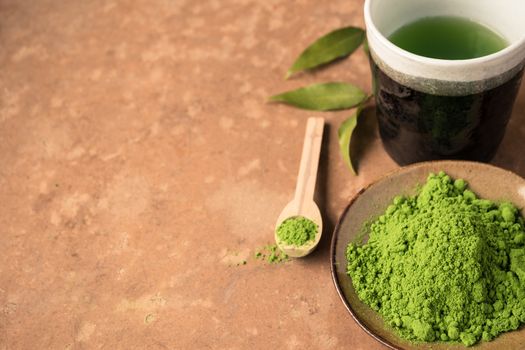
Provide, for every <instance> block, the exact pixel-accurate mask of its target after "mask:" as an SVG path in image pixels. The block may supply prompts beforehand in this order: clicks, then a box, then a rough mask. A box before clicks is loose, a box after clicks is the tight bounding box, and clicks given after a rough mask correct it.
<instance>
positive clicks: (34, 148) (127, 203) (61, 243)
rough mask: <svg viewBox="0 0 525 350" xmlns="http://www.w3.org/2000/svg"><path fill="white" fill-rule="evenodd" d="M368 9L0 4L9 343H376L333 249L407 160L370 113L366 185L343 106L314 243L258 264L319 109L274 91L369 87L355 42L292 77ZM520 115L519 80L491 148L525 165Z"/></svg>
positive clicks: (1, 323) (280, 1)
mask: <svg viewBox="0 0 525 350" xmlns="http://www.w3.org/2000/svg"><path fill="white" fill-rule="evenodd" d="M361 7H362V1H356V0H335V1H325V2H319V1H314V0H298V1H289V0H270V1H256V0H236V1H234V0H221V1H219V0H215V1H213V0H209V1H208V0H206V1H204V0H203V1H200V0H198V1H197V0H193V1H189V0H188V1H184V0H150V1H147V0H135V1H133V0H129V1H102V0H100V1H94V0H84V1H80V0H77V1H51V0H34V1H29V0H25V1H23V0H22V1H21V0H0V45H1V49H0V88H1V89H0V140H1V142H0V164H1V168H0V203H1V210H0V251H1V252H2V253H1V254H0V349H38V348H40V349H44V348H45V349H48V348H49V349H98V348H103V349H112V348H115V349H189V348H195V349H207V348H210V349H266V348H276V349H301V348H303V349H304V348H311V349H340V348H343V347H346V348H348V349H355V350H360V349H381V348H382V347H380V346H379V345H378V344H377V343H375V342H374V341H373V340H372V339H371V338H369V337H368V336H367V335H366V334H365V333H364V332H363V331H361V330H360V329H359V328H358V327H357V325H356V324H355V323H354V322H353V320H352V319H351V318H350V316H349V315H348V314H347V313H346V311H345V309H344V308H343V305H342V303H341V302H340V301H339V299H338V297H337V295H336V293H335V290H334V287H333V285H332V281H331V278H330V272H329V271H330V269H329V256H328V248H329V239H330V235H331V230H332V229H333V225H334V222H335V220H336V219H337V217H338V215H339V213H340V212H341V210H342V208H343V207H344V206H345V203H347V201H348V199H349V198H350V197H351V196H352V195H353V194H354V193H355V192H356V191H358V190H359V189H360V188H361V187H362V186H364V185H366V184H367V183H369V182H371V181H373V180H374V179H377V178H378V177H379V176H381V175H382V174H384V173H385V172H386V171H388V170H390V169H393V168H395V167H396V165H395V164H394V163H393V162H392V161H391V160H390V159H389V158H388V157H387V156H386V154H385V153H384V151H383V149H382V147H381V144H380V141H379V140H378V138H377V132H376V131H375V124H374V123H375V122H374V119H373V116H370V117H369V118H367V122H366V123H364V124H363V125H361V126H360V127H359V129H358V130H357V133H358V135H359V136H358V138H359V140H360V141H361V144H363V143H367V145H366V148H363V147H359V149H360V153H361V157H360V158H361V163H360V175H359V176H358V177H354V176H352V175H351V174H350V173H349V172H348V170H347V169H346V168H345V166H344V165H343V163H342V162H341V160H340V157H339V155H338V148H337V140H336V131H337V125H338V124H339V123H340V122H341V121H342V120H343V119H344V118H345V116H346V115H348V112H338V113H324V114H322V115H323V116H325V117H326V118H327V121H328V123H329V128H328V133H327V136H328V137H327V138H326V139H325V143H324V146H323V150H322V156H321V170H320V171H321V173H320V178H319V180H320V186H319V198H318V199H319V204H320V206H321V207H322V208H324V213H325V216H326V221H325V225H326V230H325V233H324V237H323V239H322V241H321V244H320V246H319V248H318V250H317V251H316V252H315V253H314V254H313V255H312V256H310V257H308V258H307V259H304V260H297V261H291V262H289V263H286V264H280V265H268V264H265V263H263V262H260V261H256V260H253V258H252V255H253V252H254V249H255V248H257V247H259V246H261V245H264V244H265V243H269V242H271V240H272V226H273V223H274V220H275V218H276V217H277V214H278V213H279V211H280V209H281V208H282V206H284V204H286V203H287V202H288V200H289V199H290V197H291V196H292V193H293V189H294V182H295V176H296V173H297V168H298V165H299V156H300V148H301V145H302V137H303V133H304V125H305V119H306V117H307V116H308V115H314V114H320V113H308V112H305V111H299V110H295V109H292V108H288V107H285V106H280V105H267V104H265V103H264V101H265V98H266V97H267V96H268V95H270V94H271V93H274V92H278V91H280V90H284V89H288V88H292V87H296V86H300V85H304V84H306V83H310V82H314V81H328V80H343V81H353V82H356V83H357V84H358V85H360V86H361V87H363V88H366V89H369V88H370V77H369V72H368V65H367V62H366V59H365V56H364V55H363V54H362V53H361V52H360V53H358V54H356V55H355V56H353V57H352V58H351V59H350V60H347V61H344V62H340V63H338V64H336V65H334V66H332V67H330V68H329V69H326V70H322V71H317V72H314V73H313V74H309V75H303V76H300V77H297V78H296V79H292V80H291V81H288V82H285V81H283V80H282V77H283V75H284V72H285V70H286V67H287V66H288V65H289V64H290V63H291V62H292V60H293V58H294V56H295V55H297V54H298V53H299V52H300V51H301V49H302V48H304V46H305V44H306V43H308V42H309V41H311V40H312V39H314V38H315V37H317V36H319V35H320V34H323V33H325V32H327V31H329V30H331V29H333V28H336V27H338V26H341V25H344V24H354V25H362V24H363V20H362V14H361ZM524 109H525V93H524V89H523V88H522V90H521V92H520V96H519V99H518V103H517V106H516V111H515V113H514V115H513V118H512V122H511V127H510V130H509V132H508V133H507V136H506V138H505V140H504V144H503V146H502V147H501V150H500V152H499V153H498V155H497V157H496V159H495V163H496V164H498V165H501V166H503V167H505V168H508V169H511V170H514V171H516V172H518V173H519V174H521V175H522V176H523V175H525V158H524V157H523V139H524V138H525V114H524ZM361 146H362V145H361ZM242 259H247V260H248V262H247V264H246V265H244V266H234V265H235V262H236V261H239V260H242ZM232 265H233V266H232Z"/></svg>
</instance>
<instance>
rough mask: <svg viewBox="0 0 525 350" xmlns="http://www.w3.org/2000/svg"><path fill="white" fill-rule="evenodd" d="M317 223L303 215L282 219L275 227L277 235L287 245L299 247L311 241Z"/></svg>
mask: <svg viewBox="0 0 525 350" xmlns="http://www.w3.org/2000/svg"><path fill="white" fill-rule="evenodd" d="M317 229H318V227H317V224H316V223H315V222H313V221H312V220H310V219H307V218H305V217H303V216H294V217H292V218H289V219H286V220H284V221H283V222H282V223H281V224H280V225H279V227H278V228H277V237H278V238H279V239H280V240H281V242H284V243H286V244H289V245H294V246H296V247H300V246H302V245H305V244H306V243H307V242H309V241H312V240H313V239H314V238H315V234H316V233H317Z"/></svg>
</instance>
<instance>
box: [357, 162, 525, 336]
mask: <svg viewBox="0 0 525 350" xmlns="http://www.w3.org/2000/svg"><path fill="white" fill-rule="evenodd" d="M466 187H467V184H466V182H465V181H463V180H460V179H458V180H456V181H452V180H451V178H450V177H449V176H447V175H446V174H445V173H443V172H440V173H439V174H438V175H434V174H430V176H429V177H428V179H427V182H426V184H425V185H424V186H423V187H422V188H421V189H420V190H419V192H418V194H417V195H415V196H408V197H401V196H399V197H396V198H395V199H394V201H393V203H392V204H391V205H390V206H389V207H388V208H387V210H386V212H385V213H384V214H383V215H382V216H380V217H379V218H378V219H377V220H376V221H374V222H373V223H372V224H371V226H370V228H369V239H368V242H367V243H366V244H364V245H360V246H359V245H356V244H354V243H350V244H349V245H348V248H347V260H348V267H347V269H348V274H349V275H350V276H351V278H352V283H353V285H354V288H355V290H356V292H357V295H358V296H359V298H360V299H361V300H362V301H363V302H364V303H366V304H367V305H369V306H370V307H371V308H372V309H374V310H375V311H377V312H378V313H379V314H380V315H382V316H383V318H384V320H385V321H386V322H387V323H388V324H390V326H392V327H393V328H394V329H395V330H396V331H397V333H398V334H399V335H400V336H401V337H402V338H404V339H407V340H412V341H436V340H441V341H444V342H449V341H450V342H462V343H463V344H465V345H467V346H470V345H473V344H475V343H477V342H478V341H479V340H480V339H482V340H484V341H490V340H491V339H493V338H494V337H496V336H497V335H499V334H500V333H503V332H506V331H510V330H515V329H517V328H518V327H519V326H520V324H521V323H525V246H524V244H525V228H524V221H523V218H522V217H521V216H520V215H519V213H518V210H517V209H516V207H515V206H514V205H512V204H511V203H500V204H497V203H495V202H492V201H490V200H486V199H479V198H477V197H476V195H475V194H474V193H473V192H472V191H470V190H468V189H466Z"/></svg>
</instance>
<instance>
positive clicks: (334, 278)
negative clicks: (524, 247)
mask: <svg viewBox="0 0 525 350" xmlns="http://www.w3.org/2000/svg"><path fill="white" fill-rule="evenodd" d="M440 163H458V164H465V165H467V164H471V165H477V166H480V165H481V166H485V167H490V168H495V169H498V170H500V171H504V172H506V173H508V174H509V175H512V176H515V177H519V178H521V179H523V178H522V177H521V176H519V175H517V174H515V173H513V172H512V171H510V170H507V169H503V168H500V167H498V166H495V165H492V164H487V163H481V162H475V161H466V160H435V161H427V162H420V163H415V164H411V165H408V166H404V167H400V168H397V169H395V170H392V171H390V172H388V173H386V174H385V175H383V176H381V177H380V178H378V179H377V180H375V181H373V182H371V183H370V184H368V185H366V186H365V187H363V188H362V189H360V190H359V191H358V192H357V193H356V194H355V195H354V196H353V197H352V199H350V202H349V203H348V205H347V206H346V208H345V209H344V210H343V212H342V213H341V215H340V216H339V219H338V220H337V225H336V226H335V229H334V233H333V235H332V242H331V244H330V272H331V274H332V281H333V282H334V285H335V289H336V290H337V294H338V295H339V298H340V299H341V301H342V302H343V304H344V305H345V307H346V309H347V310H348V312H349V313H350V315H351V316H352V318H353V319H354V321H355V322H356V323H357V324H358V325H359V326H360V327H361V328H362V329H363V330H364V331H365V332H366V333H368V335H370V336H371V337H372V338H374V339H375V340H377V341H378V342H380V343H381V344H383V345H385V346H386V347H388V348H389V349H392V350H404V349H403V348H400V347H397V346H395V345H393V344H391V343H390V342H389V341H388V340H386V339H384V338H383V337H381V336H379V335H377V334H375V333H374V332H373V331H372V330H370V329H369V328H368V327H367V326H366V325H365V324H364V323H363V322H361V320H360V319H359V317H358V316H357V314H356V313H355V312H354V310H353V309H352V306H351V305H350V303H348V301H347V300H346V297H345V295H344V293H343V291H342V289H341V286H340V284H339V279H338V277H337V272H336V268H335V263H336V261H335V247H336V244H337V239H338V237H339V231H340V227H341V225H342V221H343V218H344V217H345V216H346V214H347V212H348V211H349V210H350V208H351V207H352V205H353V204H354V202H355V201H356V200H357V198H359V197H360V196H361V195H362V194H363V193H364V192H365V191H366V190H367V189H369V188H370V187H372V186H374V185H375V184H376V183H378V182H381V181H383V180H385V179H387V178H389V177H391V176H394V175H396V174H398V173H401V172H407V171H411V170H413V169H417V168H421V167H426V166H428V165H435V164H440Z"/></svg>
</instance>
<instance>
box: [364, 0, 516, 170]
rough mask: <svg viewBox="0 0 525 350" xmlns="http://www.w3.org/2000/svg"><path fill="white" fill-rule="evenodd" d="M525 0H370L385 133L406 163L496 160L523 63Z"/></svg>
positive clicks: (371, 37) (368, 14)
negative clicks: (446, 160) (523, 0)
mask: <svg viewBox="0 0 525 350" xmlns="http://www.w3.org/2000/svg"><path fill="white" fill-rule="evenodd" d="M523 18H525V2H522V1H521V0H502V1H497V2H495V1H493V0H478V1H474V0H396V1H392V0H367V1H366V3H365V21H366V25H367V37H368V42H369V47H370V55H371V68H372V77H373V82H374V94H375V99H376V105H377V115H378V122H379V131H380V134H381V138H382V141H383V145H384V146H385V149H386V151H387V152H388V153H389V154H390V156H391V157H392V158H393V159H394V160H395V161H396V162H397V163H399V164H401V165H404V164H409V163H414V162H419V161H425V160H436V159H467V160H477V161H484V162H486V161H489V160H490V159H491V158H492V157H493V156H494V154H495V152H496V150H497V148H498V146H499V144H500V142H501V140H502V138H503V135H504V133H505V128H506V125H507V123H508V120H509V118H510V115H511V113H512V106H513V104H514V100H515V98H516V95H517V92H518V89H519V86H520V82H521V77H522V75H523V67H524V64H525V20H523Z"/></svg>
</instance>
